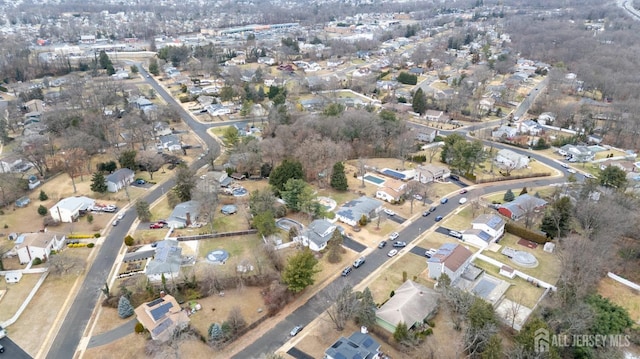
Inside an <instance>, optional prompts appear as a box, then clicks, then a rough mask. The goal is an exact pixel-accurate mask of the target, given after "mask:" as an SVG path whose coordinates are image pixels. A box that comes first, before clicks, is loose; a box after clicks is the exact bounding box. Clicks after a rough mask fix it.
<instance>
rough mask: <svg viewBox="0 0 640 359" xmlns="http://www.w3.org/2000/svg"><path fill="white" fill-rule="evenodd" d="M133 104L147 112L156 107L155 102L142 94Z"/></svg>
mask: <svg viewBox="0 0 640 359" xmlns="http://www.w3.org/2000/svg"><path fill="white" fill-rule="evenodd" d="M133 106H135V107H136V108H137V109H140V110H142V111H145V112H146V111H148V110H150V109H153V108H154V105H153V102H151V101H149V100H148V99H147V98H145V97H143V96H140V97H138V98H137V99H136V100H135V101H133Z"/></svg>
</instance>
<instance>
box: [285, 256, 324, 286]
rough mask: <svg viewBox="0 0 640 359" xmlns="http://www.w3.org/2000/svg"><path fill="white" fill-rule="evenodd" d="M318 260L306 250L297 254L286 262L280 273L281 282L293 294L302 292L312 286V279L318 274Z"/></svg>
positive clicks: (313, 281)
mask: <svg viewBox="0 0 640 359" xmlns="http://www.w3.org/2000/svg"><path fill="white" fill-rule="evenodd" d="M317 265H318V260H317V259H316V257H315V256H314V255H313V253H312V252H311V250H309V249H308V248H307V249H305V250H303V251H302V252H299V253H297V254H295V255H293V256H291V257H289V259H288V260H287V265H286V266H285V268H284V270H283V271H282V281H283V282H284V283H285V284H286V285H287V287H288V288H289V290H290V291H292V292H293V293H299V292H302V291H303V290H304V289H305V288H306V287H308V286H310V285H313V283H315V280H314V279H313V277H314V276H315V274H316V273H318V272H319V270H318V268H317Z"/></svg>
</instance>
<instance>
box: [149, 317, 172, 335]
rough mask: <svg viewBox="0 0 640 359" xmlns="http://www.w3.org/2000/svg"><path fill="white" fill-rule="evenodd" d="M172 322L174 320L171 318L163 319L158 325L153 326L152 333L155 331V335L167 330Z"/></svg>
mask: <svg viewBox="0 0 640 359" xmlns="http://www.w3.org/2000/svg"><path fill="white" fill-rule="evenodd" d="M172 324H173V320H171V318H167V320H164V321H162V323H160V324H158V326H157V327H155V328H153V330H152V331H151V333H153V335H158V334H160V333H162V332H164V331H165V330H167V328H169V327H170V326H171V325H172Z"/></svg>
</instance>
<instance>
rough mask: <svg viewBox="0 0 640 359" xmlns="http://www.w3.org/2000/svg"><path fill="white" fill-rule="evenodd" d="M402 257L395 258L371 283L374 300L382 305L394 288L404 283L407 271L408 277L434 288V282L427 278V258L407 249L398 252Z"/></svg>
mask: <svg viewBox="0 0 640 359" xmlns="http://www.w3.org/2000/svg"><path fill="white" fill-rule="evenodd" d="M398 256H401V258H399V259H397V260H395V261H394V262H393V264H392V265H391V266H389V267H388V268H387V269H386V270H385V271H384V272H382V273H380V276H379V277H378V278H376V279H375V280H374V281H373V282H372V283H371V284H370V285H369V289H370V290H371V294H372V295H373V299H374V301H375V302H376V303H377V304H378V306H380V305H381V304H382V303H384V302H386V301H387V299H389V294H390V293H391V291H392V290H396V289H397V288H398V287H400V286H401V285H402V283H404V282H403V280H402V273H403V272H407V279H410V280H413V281H415V282H417V283H420V284H422V285H425V286H427V287H430V288H433V282H431V281H429V280H427V279H426V278H427V273H426V269H427V259H426V257H422V256H417V255H415V254H412V253H408V252H407V251H406V250H403V251H401V252H400V253H398Z"/></svg>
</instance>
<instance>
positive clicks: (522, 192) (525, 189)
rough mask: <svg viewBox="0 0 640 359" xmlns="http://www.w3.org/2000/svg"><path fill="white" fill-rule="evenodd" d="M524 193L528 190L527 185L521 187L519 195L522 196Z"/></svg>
mask: <svg viewBox="0 0 640 359" xmlns="http://www.w3.org/2000/svg"><path fill="white" fill-rule="evenodd" d="M525 193H529V191H527V187H522V191H520V196H522V195H523V194H525Z"/></svg>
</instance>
